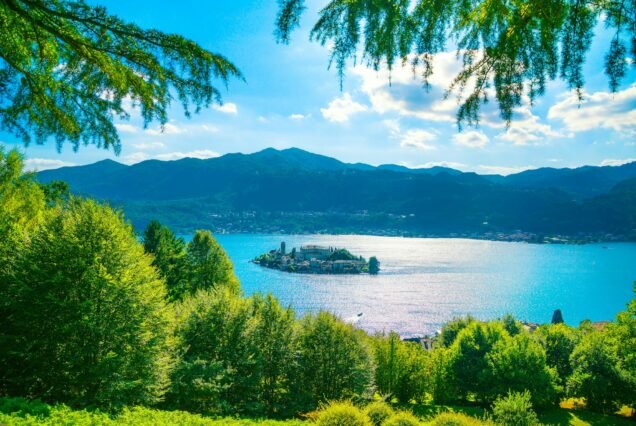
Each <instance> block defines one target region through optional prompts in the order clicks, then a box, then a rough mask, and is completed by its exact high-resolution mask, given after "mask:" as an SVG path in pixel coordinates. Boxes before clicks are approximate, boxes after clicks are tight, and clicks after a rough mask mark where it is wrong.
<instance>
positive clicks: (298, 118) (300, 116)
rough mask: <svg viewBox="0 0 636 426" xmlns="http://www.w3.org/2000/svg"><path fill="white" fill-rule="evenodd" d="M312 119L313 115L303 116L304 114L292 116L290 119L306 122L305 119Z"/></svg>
mask: <svg viewBox="0 0 636 426" xmlns="http://www.w3.org/2000/svg"><path fill="white" fill-rule="evenodd" d="M309 117H311V114H307V115H303V114H291V115H290V116H289V118H290V119H291V120H304V119H305V118H309Z"/></svg>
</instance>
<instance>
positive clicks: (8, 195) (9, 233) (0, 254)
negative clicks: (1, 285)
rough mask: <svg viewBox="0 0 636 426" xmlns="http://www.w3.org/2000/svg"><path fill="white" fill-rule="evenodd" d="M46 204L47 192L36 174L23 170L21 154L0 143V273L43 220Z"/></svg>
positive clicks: (5, 268)
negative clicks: (7, 149)
mask: <svg viewBox="0 0 636 426" xmlns="http://www.w3.org/2000/svg"><path fill="white" fill-rule="evenodd" d="M45 206H46V194H45V192H44V191H43V189H42V187H41V186H40V185H39V184H38V183H37V181H36V180H35V174H34V173H25V172H24V158H23V156H22V154H20V152H18V151H17V150H11V151H9V152H6V153H5V151H4V149H3V148H2V146H0V274H3V273H5V274H6V273H8V267H9V264H8V262H9V261H10V260H11V259H15V254H16V252H17V250H18V249H19V247H20V246H21V245H22V244H23V243H24V242H25V241H26V239H27V238H28V236H29V235H30V233H31V232H32V231H33V230H34V229H35V228H37V227H38V226H39V224H40V223H41V222H42V220H43V218H44V215H45ZM0 276H1V275H0ZM3 282H5V281H4V280H3Z"/></svg>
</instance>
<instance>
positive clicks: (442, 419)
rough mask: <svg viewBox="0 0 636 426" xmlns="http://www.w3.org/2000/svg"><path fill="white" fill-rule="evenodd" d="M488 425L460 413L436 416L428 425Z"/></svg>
mask: <svg viewBox="0 0 636 426" xmlns="http://www.w3.org/2000/svg"><path fill="white" fill-rule="evenodd" d="M488 424H489V423H488V422H483V421H481V420H479V419H476V418H474V417H470V416H467V415H465V414H461V413H442V414H438V415H437V416H435V418H434V419H433V420H431V422H430V423H429V425H430V426H484V425H488Z"/></svg>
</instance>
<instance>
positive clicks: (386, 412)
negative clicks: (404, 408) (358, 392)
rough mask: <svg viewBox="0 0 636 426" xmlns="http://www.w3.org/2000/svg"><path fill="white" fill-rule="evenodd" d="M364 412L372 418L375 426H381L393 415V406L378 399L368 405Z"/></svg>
mask: <svg viewBox="0 0 636 426" xmlns="http://www.w3.org/2000/svg"><path fill="white" fill-rule="evenodd" d="M364 412H365V413H366V415H367V416H368V417H369V419H370V420H371V423H373V424H374V426H380V425H382V423H384V421H385V420H386V419H388V418H389V417H391V416H393V414H394V411H393V408H391V406H390V405H389V404H387V403H386V402H384V401H376V402H372V403H371V404H369V405H367V406H366V407H365V408H364Z"/></svg>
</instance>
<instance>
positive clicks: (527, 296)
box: [217, 234, 636, 336]
mask: <svg viewBox="0 0 636 426" xmlns="http://www.w3.org/2000/svg"><path fill="white" fill-rule="evenodd" d="M217 239H218V240H219V242H220V243H221V244H222V245H223V247H224V248H225V249H226V250H227V252H228V254H229V255H230V257H231V258H232V261H233V262H234V267H235V270H236V274H237V276H238V277H239V279H240V280H241V285H242V288H243V291H244V292H245V293H246V294H248V295H249V294H252V293H254V292H271V293H273V294H274V295H276V296H277V297H278V298H279V299H280V300H281V301H282V302H283V303H284V304H289V305H291V306H292V307H293V308H294V309H296V311H298V312H299V313H304V312H312V311H317V310H320V309H324V310H328V311H331V312H334V313H336V314H338V315H339V316H341V317H343V318H349V317H353V316H355V315H356V314H358V313H360V312H361V313H363V314H364V315H363V316H362V318H361V320H360V321H359V322H358V326H359V327H360V328H363V329H365V330H367V331H370V332H373V331H382V330H386V331H388V330H395V331H397V332H399V333H400V334H402V335H403V336H407V335H421V334H425V333H431V332H434V331H435V330H437V329H439V328H440V326H441V324H443V323H444V322H446V321H447V320H449V319H451V318H453V317H454V316H458V315H465V314H472V315H474V316H476V317H478V318H481V319H492V318H497V317H499V316H501V315H503V314H505V313H512V314H514V315H515V316H516V317H517V318H519V319H524V320H528V321H533V322H540V323H541V322H549V321H550V319H551V317H552V312H553V311H554V310H555V309H561V310H562V311H563V315H564V318H565V321H566V322H567V323H569V324H572V325H576V324H578V323H579V322H580V321H581V320H583V319H590V320H592V321H600V320H609V319H613V318H614V316H615V315H616V313H617V312H619V311H620V310H623V309H624V308H625V306H626V304H627V303H628V302H629V300H631V299H632V298H633V295H634V293H633V290H632V289H633V283H634V281H636V244H633V243H613V244H588V245H533V244H525V243H508V242H494V241H481V240H466V239H429V238H393V237H371V236H359V235H354V236H351V235H338V236H333V235H309V236H308V235H290V236H281V235H244V234H242V235H238V234H237V235H218V236H217ZM283 240H284V241H285V242H286V244H287V248H288V250H291V248H292V247H298V246H300V245H304V244H320V245H326V246H333V247H342V248H347V249H349V250H350V251H351V252H352V253H354V254H356V255H362V256H364V257H366V258H368V257H370V256H377V257H378V259H379V260H380V262H381V268H382V270H381V272H380V274H379V275H377V276H369V275H366V274H365V275H304V274H290V273H286V272H279V271H275V270H270V269H265V268H262V267H260V266H258V265H255V264H252V263H249V260H250V259H252V258H254V257H255V256H257V255H259V254H261V253H264V252H266V251H268V250H270V249H273V248H277V247H278V246H279V245H280V242H281V241H283Z"/></svg>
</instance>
